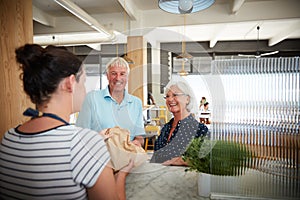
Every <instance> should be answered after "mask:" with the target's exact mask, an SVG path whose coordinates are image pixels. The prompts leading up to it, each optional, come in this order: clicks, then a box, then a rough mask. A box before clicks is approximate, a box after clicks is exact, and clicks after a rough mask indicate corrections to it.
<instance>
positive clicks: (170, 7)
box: [158, 0, 215, 14]
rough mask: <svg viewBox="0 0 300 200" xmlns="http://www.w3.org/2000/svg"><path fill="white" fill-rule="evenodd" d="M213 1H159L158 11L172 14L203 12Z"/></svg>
mask: <svg viewBox="0 0 300 200" xmlns="http://www.w3.org/2000/svg"><path fill="white" fill-rule="evenodd" d="M214 3H215V0H159V1H158V6H159V7H160V9H162V10H164V11H166V12H169V13H173V14H188V13H194V12H199V11H201V10H205V9H206V8H208V7H210V6H211V5H213V4H214Z"/></svg>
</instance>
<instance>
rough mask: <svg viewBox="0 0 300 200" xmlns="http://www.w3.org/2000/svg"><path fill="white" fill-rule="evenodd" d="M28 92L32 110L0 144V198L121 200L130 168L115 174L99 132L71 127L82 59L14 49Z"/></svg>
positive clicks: (51, 49) (80, 93)
mask: <svg viewBox="0 0 300 200" xmlns="http://www.w3.org/2000/svg"><path fill="white" fill-rule="evenodd" d="M15 53H16V59H17V61H18V62H19V63H20V68H21V69H22V74H21V75H22V76H21V77H22V81H23V87H24V91H25V92H26V94H27V95H28V96H29V97H30V99H31V101H32V103H34V104H35V107H36V109H32V108H28V109H27V110H26V111H25V112H24V113H23V114H24V115H25V116H30V117H31V119H30V120H28V121H26V122H25V123H23V124H21V125H18V126H17V127H15V128H11V129H9V130H8V131H7V132H6V133H5V134H4V137H3V138H2V141H1V144H0V163H1V165H0V171H1V173H0V199H125V198H126V195H125V180H126V176H127V174H128V172H129V171H130V169H131V168H132V167H133V163H132V161H131V162H130V163H129V165H128V166H126V167H125V168H123V169H122V170H120V171H119V172H118V173H116V174H114V173H113V170H112V169H111V168H110V167H109V166H108V162H109V160H110V154H109V152H108V150H107V148H106V145H105V142H104V138H103V136H101V135H100V134H99V133H97V132H95V131H92V130H89V129H83V128H80V127H76V126H74V125H70V124H69V123H68V121H69V120H70V114H72V113H74V112H78V111H79V109H80V107H81V104H82V102H83V98H84V96H85V85H84V82H85V79H86V75H85V71H84V68H83V65H82V62H81V61H80V60H79V59H78V58H77V57H76V56H75V55H74V54H72V53H71V52H69V51H67V50H66V49H65V48H64V47H55V46H47V47H46V48H43V47H41V46H40V45H37V44H26V45H24V46H21V47H19V48H17V49H16V51H15Z"/></svg>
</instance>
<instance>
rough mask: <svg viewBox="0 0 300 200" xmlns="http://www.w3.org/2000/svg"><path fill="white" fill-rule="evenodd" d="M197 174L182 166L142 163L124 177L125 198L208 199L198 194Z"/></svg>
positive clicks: (153, 199)
mask: <svg viewBox="0 0 300 200" xmlns="http://www.w3.org/2000/svg"><path fill="white" fill-rule="evenodd" d="M197 181H198V174H197V173H196V172H185V168H184V167H177V166H163V165H161V164H157V163H148V162H147V163H144V164H143V165H141V166H139V167H136V168H134V169H133V170H132V171H131V173H130V174H129V175H128V176H127V179H126V196H127V200H141V199H142V200H157V199H161V200H168V199H170V200H171V199H172V200H176V199H178V200H182V199H189V200H193V199H205V200H206V199H208V198H203V197H200V196H198V192H197Z"/></svg>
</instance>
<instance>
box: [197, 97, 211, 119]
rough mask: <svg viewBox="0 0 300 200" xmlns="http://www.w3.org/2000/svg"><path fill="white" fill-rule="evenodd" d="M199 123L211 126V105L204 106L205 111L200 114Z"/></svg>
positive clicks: (206, 103) (205, 104)
mask: <svg viewBox="0 0 300 200" xmlns="http://www.w3.org/2000/svg"><path fill="white" fill-rule="evenodd" d="M199 114H200V115H199V121H200V122H201V123H203V124H210V123H211V122H210V110H209V103H208V102H205V103H204V105H203V109H202V110H201V111H200V113H199Z"/></svg>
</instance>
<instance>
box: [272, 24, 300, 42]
mask: <svg viewBox="0 0 300 200" xmlns="http://www.w3.org/2000/svg"><path fill="white" fill-rule="evenodd" d="M299 30H300V21H298V22H295V23H294V24H292V25H291V26H289V27H288V28H286V29H284V30H281V31H280V33H278V34H277V35H274V36H273V37H271V38H270V39H269V42H268V45H269V46H274V45H275V44H278V43H279V42H281V41H283V40H285V39H287V38H288V37H289V36H290V35H292V34H293V33H294V32H296V31H299Z"/></svg>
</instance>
